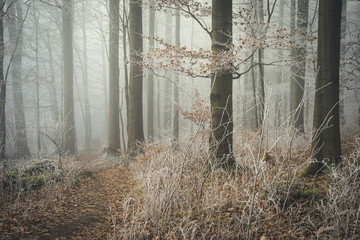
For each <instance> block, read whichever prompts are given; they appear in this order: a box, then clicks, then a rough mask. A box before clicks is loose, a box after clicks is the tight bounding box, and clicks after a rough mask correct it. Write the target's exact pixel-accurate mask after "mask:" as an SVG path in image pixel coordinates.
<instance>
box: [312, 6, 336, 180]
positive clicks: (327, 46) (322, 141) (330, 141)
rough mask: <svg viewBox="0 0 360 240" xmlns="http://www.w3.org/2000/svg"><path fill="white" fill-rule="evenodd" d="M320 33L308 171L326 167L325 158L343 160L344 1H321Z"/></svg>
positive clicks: (334, 161)
mask: <svg viewBox="0 0 360 240" xmlns="http://www.w3.org/2000/svg"><path fill="white" fill-rule="evenodd" d="M319 2H320V4H319V23H318V24H319V27H318V29H319V33H318V53H317V69H318V74H317V78H316V92H315V106H314V125H313V126H314V131H313V139H312V153H313V159H314V162H313V163H311V164H310V165H309V167H308V168H307V171H306V172H307V173H308V174H316V173H317V172H318V171H322V170H323V163H322V161H323V160H325V161H326V162H327V163H328V164H334V165H337V164H339V163H340V162H341V142H340V123H339V63H340V29H341V4H342V3H341V0H340V1H328V0H320V1H319Z"/></svg>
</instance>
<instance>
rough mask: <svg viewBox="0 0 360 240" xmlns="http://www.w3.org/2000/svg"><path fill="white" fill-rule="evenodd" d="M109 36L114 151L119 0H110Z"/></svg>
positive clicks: (113, 148) (112, 144) (113, 145)
mask: <svg viewBox="0 0 360 240" xmlns="http://www.w3.org/2000/svg"><path fill="white" fill-rule="evenodd" d="M109 10H110V36H109V148H108V150H109V151H110V152H112V153H116V152H118V151H119V149H120V126H119V107H120V106H119V24H120V22H119V0H110V4H109Z"/></svg>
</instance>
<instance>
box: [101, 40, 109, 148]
mask: <svg viewBox="0 0 360 240" xmlns="http://www.w3.org/2000/svg"><path fill="white" fill-rule="evenodd" d="M105 55H107V51H106V44H105V43H103V50H102V67H103V69H102V73H103V84H104V102H105V104H104V106H105V107H104V111H105V119H104V120H105V123H107V124H105V132H106V133H107V134H109V124H108V123H109V96H108V93H109V90H108V84H107V83H108V78H107V74H106V72H107V71H106V67H107V66H106V63H107V61H108V58H107V57H106V56H105ZM105 139H107V140H109V136H108V135H105ZM106 144H108V143H106Z"/></svg>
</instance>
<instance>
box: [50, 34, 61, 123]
mask: <svg viewBox="0 0 360 240" xmlns="http://www.w3.org/2000/svg"><path fill="white" fill-rule="evenodd" d="M47 47H48V52H49V65H50V81H51V114H52V116H53V119H54V121H55V122H59V107H58V100H57V90H56V83H55V71H54V64H53V54H52V48H51V41H50V33H49V32H48V33H47Z"/></svg>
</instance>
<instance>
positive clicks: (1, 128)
mask: <svg viewBox="0 0 360 240" xmlns="http://www.w3.org/2000/svg"><path fill="white" fill-rule="evenodd" d="M3 3H4V1H3V0H0V6H3ZM4 50H5V46H4V21H3V15H2V14H0V160H3V159H5V146H6V124H5V123H6V121H5V120H6V118H5V102H6V79H5V78H4V53H5V51H4Z"/></svg>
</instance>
